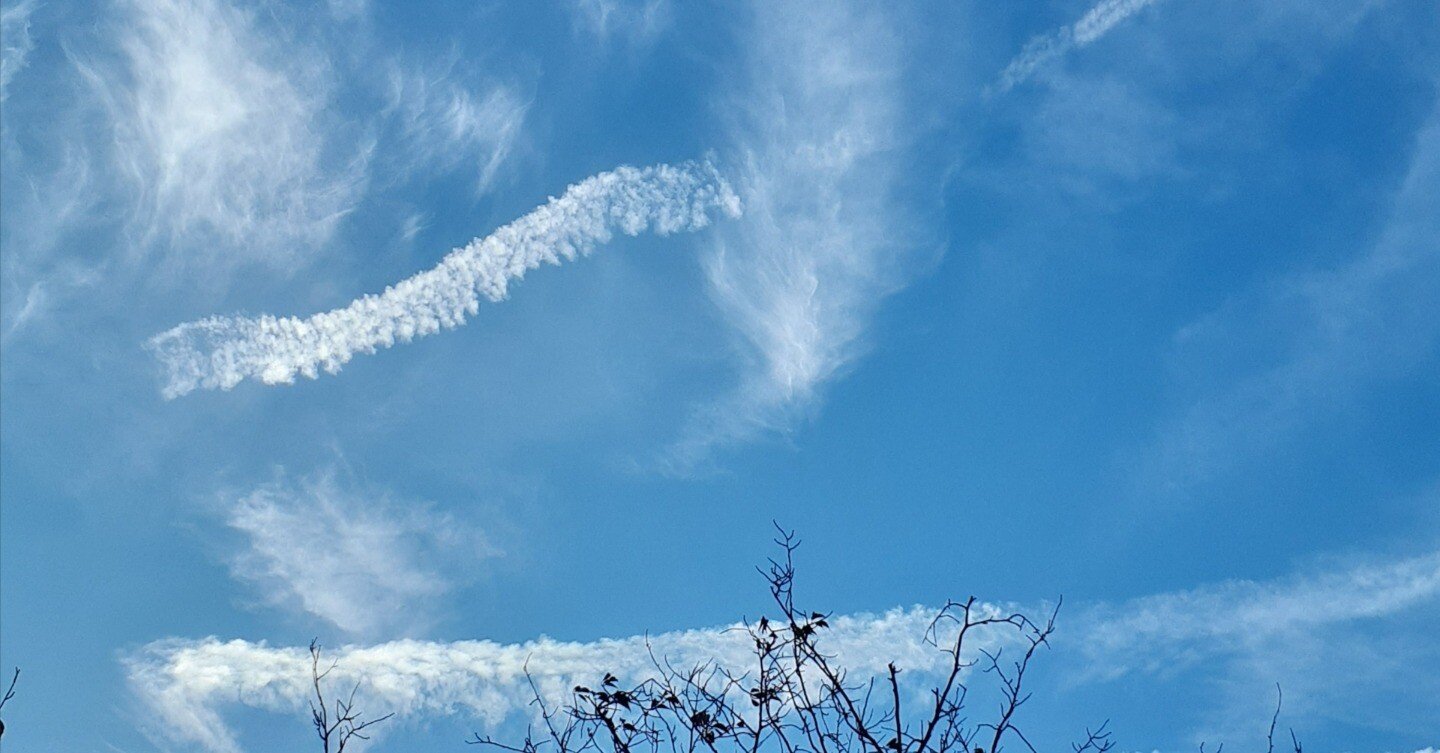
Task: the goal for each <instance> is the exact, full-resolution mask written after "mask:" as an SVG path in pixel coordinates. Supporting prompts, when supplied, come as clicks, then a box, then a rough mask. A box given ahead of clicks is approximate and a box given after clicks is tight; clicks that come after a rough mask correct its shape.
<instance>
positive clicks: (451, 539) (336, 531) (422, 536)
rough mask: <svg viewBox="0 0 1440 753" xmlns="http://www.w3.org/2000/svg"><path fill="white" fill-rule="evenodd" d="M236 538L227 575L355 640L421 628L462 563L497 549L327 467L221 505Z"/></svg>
mask: <svg viewBox="0 0 1440 753" xmlns="http://www.w3.org/2000/svg"><path fill="white" fill-rule="evenodd" d="M225 506H226V511H225V523H226V525H227V526H228V527H229V528H230V529H231V530H232V531H234V532H237V533H238V534H240V535H241V537H242V539H243V544H242V545H241V546H240V547H239V548H238V549H237V551H235V552H234V554H233V555H232V556H231V557H230V561H229V564H230V572H231V575H232V576H234V577H235V578H236V579H238V580H240V581H243V582H246V583H249V584H250V585H251V586H253V587H254V588H255V589H256V590H257V591H258V592H259V593H260V595H261V598H262V600H263V601H264V602H265V603H266V604H268V605H270V606H274V607H278V608H283V609H289V610H292V611H296V612H299V613H303V614H308V615H311V616H314V617H318V618H320V619H322V620H324V621H326V622H328V623H330V624H331V625H334V626H335V627H337V628H339V629H340V630H342V631H344V632H346V633H349V634H351V635H355V636H362V637H370V638H374V637H380V636H386V637H388V636H390V635H395V634H397V633H399V634H405V633H408V632H410V631H413V630H417V629H421V628H424V627H425V626H426V624H427V622H428V621H429V620H430V619H432V618H433V616H434V608H435V602H436V600H438V599H440V598H441V597H443V596H444V595H445V594H446V593H449V592H450V591H451V590H452V589H453V588H454V587H455V586H456V585H457V584H458V580H457V576H456V573H457V572H458V570H459V566H460V565H462V564H463V565H465V567H466V568H467V569H469V570H471V571H473V569H474V566H475V563H477V562H478V561H480V560H483V559H485V558H486V557H489V556H493V555H495V554H497V553H498V552H497V550H495V549H494V548H493V547H491V546H490V544H489V543H487V541H486V539H485V538H484V535H483V534H482V533H481V532H480V531H477V530H475V529H473V528H471V527H469V526H466V525H464V524H462V523H461V522H460V521H458V520H456V519H455V518H454V517H453V516H451V515H448V514H445V513H441V512H438V511H437V510H436V509H435V508H434V507H433V506H432V505H429V504H426V503H422V502H415V501H409V500H397V499H395V498H393V497H392V496H391V495H390V494H388V493H385V492H382V491H376V490H373V489H366V488H359V487H356V486H355V485H354V484H345V483H342V480H341V478H340V477H339V475H338V474H337V472H335V471H334V470H330V471H322V472H320V473H316V474H313V475H311V476H308V477H306V478H302V479H300V480H299V481H297V482H290V481H287V480H286V479H285V478H284V477H283V475H282V476H281V477H280V478H277V479H276V480H275V481H273V482H271V483H268V484H264V485H262V486H260V487H259V488H257V489H255V490H253V491H251V492H249V493H248V494H245V495H242V496H238V497H236V498H234V499H230V500H226V502H225Z"/></svg>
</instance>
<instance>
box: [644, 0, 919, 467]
mask: <svg viewBox="0 0 1440 753" xmlns="http://www.w3.org/2000/svg"><path fill="white" fill-rule="evenodd" d="M751 16H752V19H751V20H752V26H751V27H750V28H749V30H748V34H749V38H748V40H747V42H746V47H745V53H746V55H748V64H747V77H748V78H747V80H746V82H745V84H744V86H743V87H742V88H741V89H740V90H738V91H732V92H730V93H728V95H727V96H726V97H725V98H724V99H723V102H724V105H725V107H726V109H727V110H728V111H730V112H733V113H735V115H734V126H733V132H732V138H733V141H734V146H733V149H732V151H733V154H734V162H735V164H736V165H738V166H739V169H740V170H741V177H740V178H739V179H738V182H737V189H738V190H739V192H740V194H741V197H742V200H743V201H744V203H745V206H746V216H745V218H744V220H743V221H741V222H739V223H735V224H734V225H732V226H730V227H727V228H725V229H724V230H723V231H722V232H720V233H719V234H718V236H717V237H718V240H717V241H716V243H715V244H714V246H713V247H712V249H711V251H710V253H709V254H707V256H706V257H705V259H704V264H705V271H706V277H707V280H708V283H709V291H710V295H711V298H712V299H713V300H714V302H715V304H716V305H717V306H718V307H719V309H720V311H721V312H722V313H723V315H724V317H725V319H726V321H728V322H729V324H730V325H731V326H732V327H734V329H735V330H736V331H737V332H738V333H739V335H740V343H739V350H740V352H741V357H742V359H743V361H744V364H745V365H744V368H743V370H742V373H741V375H740V384H739V386H738V387H737V388H736V389H735V390H734V391H733V392H732V393H731V394H730V395H728V396H726V397H724V398H722V399H720V400H719V401H718V402H717V403H716V404H714V405H711V406H708V407H707V408H704V409H702V410H700V411H698V412H697V414H696V416H695V419H694V421H693V422H692V424H691V426H690V428H689V430H688V432H687V435H686V436H685V437H684V438H683V439H682V440H681V441H680V442H678V443H677V444H675V445H674V446H673V447H672V448H671V452H670V457H669V460H670V461H671V462H673V464H674V465H675V467H676V468H677V469H678V470H681V471H684V470H685V469H688V468H690V467H693V466H695V465H696V464H698V463H701V462H703V461H704V460H705V459H706V456H707V454H708V453H709V452H710V451H711V450H712V449H713V448H715V447H718V446H723V445H726V444H729V443H732V442H736V441H743V440H746V439H750V438H753V437H754V436H756V435H758V434H762V433H765V432H770V431H784V430H786V429H788V428H789V427H790V425H791V424H792V423H793V421H794V420H795V418H796V417H797V415H799V414H803V413H804V412H805V411H806V410H808V409H810V408H811V407H812V406H813V404H814V403H815V401H816V400H817V398H818V397H819V390H820V388H821V387H822V386H823V385H824V384H825V383H826V382H827V381H829V380H830V379H831V378H832V377H834V376H835V375H836V374H837V373H838V372H840V371H841V370H842V369H843V368H844V367H845V366H846V365H847V364H848V363H850V362H851V361H852V360H853V359H854V358H855V357H856V355H857V354H858V353H859V352H860V351H861V350H862V339H863V335H864V332H865V329H866V325H867V324H868V323H869V320H870V317H871V315H872V314H873V313H874V311H875V309H876V308H878V306H879V303H880V301H881V299H883V298H884V297H885V296H886V295H887V294H888V293H890V292H893V291H894V290H896V289H897V288H898V287H899V286H900V285H901V284H903V281H904V279H905V276H906V273H907V271H908V269H907V264H906V254H905V245H904V244H905V239H904V237H903V235H904V234H903V232H902V227H901V224H902V223H901V222H900V218H899V216H900V214H901V212H900V210H899V208H898V207H897V206H896V202H895V200H894V197H893V196H892V195H891V194H892V192H893V190H894V182H895V177H896V171H897V166H896V164H895V163H896V150H897V149H898V148H899V147H900V145H901V141H902V137H901V131H902V113H901V105H900V102H899V101H898V99H897V95H896V92H897V91H899V88H900V87H899V83H900V79H899V77H900V67H901V64H900V60H899V54H898V43H897V41H896V39H895V37H894V32H893V30H892V29H891V28H890V26H889V19H888V18H887V17H886V16H885V14H883V13H881V12H878V11H875V10H873V9H871V8H868V7H866V6H865V5H863V4H860V3H849V2H814V3H799V4H777V3H765V2H759V3H755V4H754V5H753V6H752V8H751Z"/></svg>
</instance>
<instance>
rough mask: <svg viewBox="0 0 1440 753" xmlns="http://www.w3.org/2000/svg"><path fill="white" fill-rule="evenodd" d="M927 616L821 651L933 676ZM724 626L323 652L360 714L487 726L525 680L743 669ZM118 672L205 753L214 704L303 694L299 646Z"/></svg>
mask: <svg viewBox="0 0 1440 753" xmlns="http://www.w3.org/2000/svg"><path fill="white" fill-rule="evenodd" d="M984 609H985V610H986V611H995V610H994V608H993V607H985V608H984ZM934 616H935V612H934V611H933V610H929V609H924V608H920V607H913V608H911V609H895V610H891V611H889V612H886V613H884V614H881V615H856V616H844V617H837V618H834V619H832V620H831V624H832V626H831V628H830V629H829V630H828V631H827V632H826V634H825V636H824V639H823V645H824V646H825V648H826V650H827V651H829V652H833V653H835V654H837V655H838V656H839V657H840V660H841V661H843V662H845V665H846V666H847V667H850V668H851V670H852V678H858V677H859V676H861V675H877V676H878V675H880V674H882V673H884V671H885V665H886V663H887V662H889V661H894V662H895V663H896V665H897V666H900V667H902V668H904V669H905V670H907V672H906V677H907V678H916V677H920V676H924V675H925V673H927V672H936V671H939V670H940V669H941V668H942V667H943V666H944V662H945V661H946V660H947V659H948V657H947V655H946V654H945V653H943V652H942V651H940V650H939V649H937V648H936V647H935V646H933V645H931V644H929V643H927V642H926V641H925V634H926V630H927V628H929V626H930V623H931V620H933V619H934ZM943 625H944V623H942V626H941V627H940V628H937V631H938V633H939V635H938V636H937V637H938V639H939V640H940V641H941V643H942V645H944V641H946V640H947V636H946V634H945V629H944V627H943ZM735 627H739V626H738V625H737V626H729V627H726V628H714V629H705V630H688V631H678V632H671V633H663V634H660V635H655V636H650V637H646V636H633V637H629V638H620V639H609V640H599V641H594V642H590V643H569V642H561V641H554V640H550V639H548V638H540V639H538V640H534V641H529V642H526V643H521V644H508V645H507V644H498V643H493V642H490V641H460V642H455V643H433V642H426V641H396V642H392V643H384V644H380V645H376V646H368V647H346V648H342V649H339V650H336V651H331V652H328V654H329V655H330V656H331V658H333V659H335V660H336V661H337V662H338V665H337V667H336V669H335V675H334V677H335V682H337V683H339V685H341V686H348V685H352V684H354V683H357V682H358V683H360V695H361V696H363V698H362V701H363V703H364V705H365V706H366V707H368V708H376V709H379V708H384V709H387V710H391V711H394V712H396V713H397V714H398V715H399V716H400V717H402V718H404V717H410V718H421V717H434V716H445V715H453V714H463V715H466V716H472V717H476V718H479V719H480V720H481V721H482V722H483V723H484V724H486V725H488V726H494V725H498V724H501V723H502V722H504V721H505V720H506V719H509V718H515V717H519V716H521V715H525V714H530V713H533V709H532V708H530V707H529V702H530V700H531V698H532V695H531V694H532V690H531V688H530V685H529V683H528V681H527V679H526V673H527V672H528V673H529V676H530V677H532V678H533V679H534V680H535V683H536V686H537V687H538V688H539V689H540V692H541V693H542V695H544V696H545V697H547V698H548V699H553V700H559V699H563V698H564V697H565V694H566V692H567V691H568V690H569V689H570V688H571V687H573V686H574V685H575V684H576V683H588V682H594V681H595V680H596V679H597V678H599V676H600V675H601V674H602V673H604V672H613V673H614V674H616V675H617V676H619V677H621V678H622V679H623V680H625V681H627V682H639V681H641V680H644V679H646V678H648V677H651V676H653V675H654V672H655V669H654V666H653V664H652V660H651V651H652V650H653V652H654V655H655V656H656V657H659V658H662V659H668V660H670V661H671V663H672V664H674V665H675V666H677V667H686V666H692V665H695V664H698V663H700V662H706V661H714V662H716V663H718V664H719V665H721V666H726V667H730V668H735V669H736V670H739V669H740V668H743V667H748V666H749V663H750V661H751V660H752V659H753V652H754V646H753V644H752V643H751V640H750V638H749V637H748V635H747V634H746V633H745V632H744V631H742V630H734V629H732V628H735ZM975 635H976V638H977V645H979V644H985V645H990V646H991V647H993V646H994V645H996V643H995V641H998V640H1003V639H1002V638H1001V634H1000V633H998V632H981V633H977V634H975ZM950 639H952V640H953V636H950ZM987 640H988V641H991V643H988V644H986V643H985V642H986V641H987ZM967 641H968V639H967ZM126 663H127V668H128V672H129V678H130V683H131V686H132V688H133V689H134V690H135V692H136V693H137V694H138V696H139V697H140V699H141V700H142V701H143V702H144V703H145V704H146V706H147V707H148V708H149V710H150V711H151V712H152V713H153V714H154V717H155V722H156V724H155V727H156V728H157V729H159V730H161V731H162V736H163V737H165V738H168V740H169V741H170V742H173V743H175V744H177V745H190V746H197V745H198V746H200V747H201V748H203V749H204V750H207V751H214V752H216V753H236V752H237V751H240V750H241V749H242V748H241V746H240V744H239V741H238V740H237V739H236V737H235V734H234V732H233V731H232V730H230V729H229V728H228V727H227V726H226V724H225V723H224V719H223V717H222V713H221V712H222V710H223V708H224V707H226V706H234V705H245V706H249V707H252V708H258V709H262V710H267V711H272V712H277V713H289V714H295V713H300V712H302V711H303V709H304V708H305V704H306V703H307V700H308V698H309V693H310V692H311V689H310V687H309V677H310V675H309V673H310V664H309V657H308V655H307V654H306V651H305V649H304V648H303V647H288V648H281V647H272V646H268V645H266V644H264V643H251V642H248V641H240V640H235V641H228V642H222V641H220V640H218V639H215V638H209V639H205V640H200V641H181V640H169V641H159V642H157V643H153V644H151V645H149V646H147V647H145V648H144V649H143V650H142V651H140V652H139V653H138V654H136V655H134V656H131V657H129V658H128V659H127V661H126Z"/></svg>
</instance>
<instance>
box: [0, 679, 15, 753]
mask: <svg viewBox="0 0 1440 753" xmlns="http://www.w3.org/2000/svg"><path fill="white" fill-rule="evenodd" d="M19 681H20V668H19V667H16V668H15V674H13V675H11V676H10V687H8V688H6V689H5V695H4V696H0V710H4V708H5V704H7V703H9V702H10V699H11V698H14V697H15V683H17V682H19ZM4 736H5V722H4V721H0V737H4Z"/></svg>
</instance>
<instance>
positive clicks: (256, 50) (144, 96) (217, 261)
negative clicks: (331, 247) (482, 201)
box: [72, 0, 369, 280]
mask: <svg viewBox="0 0 1440 753" xmlns="http://www.w3.org/2000/svg"><path fill="white" fill-rule="evenodd" d="M114 15H115V17H114V20H113V24H112V25H111V28H113V29H114V42H113V48H108V47H107V46H101V47H100V48H97V49H96V50H93V51H90V52H85V53H72V62H73V63H74V64H75V66H76V69H77V70H78V71H79V72H80V74H81V75H82V76H83V77H84V79H86V80H87V81H88V82H89V84H90V88H91V90H92V91H93V93H94V97H95V99H96V100H97V101H98V103H99V105H100V107H101V109H102V111H103V115H104V116H105V125H106V126H107V129H108V130H109V133H108V134H107V136H108V138H107V139H105V145H104V148H105V149H106V150H108V152H109V154H110V156H111V158H112V160H113V163H114V165H113V166H114V171H115V174H116V177H117V180H118V181H119V186H118V187H117V190H119V191H120V192H121V194H122V195H123V196H125V198H126V200H127V201H130V202H133V209H131V210H130V211H129V212H127V214H129V215H130V220H129V230H130V231H131V232H132V233H133V235H134V236H135V241H136V243H137V245H138V246H140V247H142V248H144V249H152V248H154V249H158V250H160V251H163V252H165V253H166V254H167V258H169V259H170V261H172V262H173V263H175V264H178V265H180V266H181V267H182V268H191V269H199V270H202V271H213V270H216V269H219V270H225V269H227V268H235V267H239V266H242V265H243V264H246V263H255V262H258V263H261V264H264V265H267V266H270V267H272V268H274V269H278V270H280V271H282V272H289V271H293V269H294V268H295V267H297V266H300V265H301V264H302V263H303V262H305V261H307V260H308V259H307V253H308V252H310V251H312V250H313V249H315V248H318V247H320V246H321V245H323V244H324V243H325V242H326V241H328V240H329V238H330V236H331V234H332V233H333V231H334V228H335V226H336V224H337V222H338V220H339V219H340V218H341V217H343V216H344V215H345V214H346V213H347V212H348V211H349V210H350V209H351V208H352V207H353V205H354V202H355V201H356V200H357V199H358V197H359V195H360V194H361V193H362V192H363V189H364V187H365V184H366V180H367V175H366V165H367V161H368V157H369V154H368V150H369V147H368V146H367V145H365V144H364V143H363V142H364V139H363V138H360V137H359V136H358V134H349V131H347V130H345V129H343V128H334V127H332V126H336V125H340V123H339V121H338V119H335V118H333V116H332V115H331V114H330V113H332V112H333V105H334V97H333V88H334V87H333V81H332V76H331V63H330V61H329V59H328V58H327V57H326V56H325V55H324V54H322V53H320V52H318V51H316V50H313V49H311V48H308V47H306V46H304V45H302V44H300V43H298V42H295V41H294V40H293V39H291V38H288V37H287V35H286V34H285V33H284V31H283V29H281V28H276V27H273V26H271V25H269V23H270V22H271V21H273V20H274V19H273V18H267V17H266V16H265V15H263V14H259V13H255V12H253V11H247V10H245V9H243V8H239V7H236V6H234V5H232V4H231V3H228V2H225V0H122V1H121V2H119V3H117V4H116V8H115V11H114ZM107 50H108V51H107ZM346 134H349V135H350V136H353V137H354V138H353V139H350V138H346V136H345V135H346ZM182 249H183V255H181V254H182ZM191 279H192V280H193V276H191Z"/></svg>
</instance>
